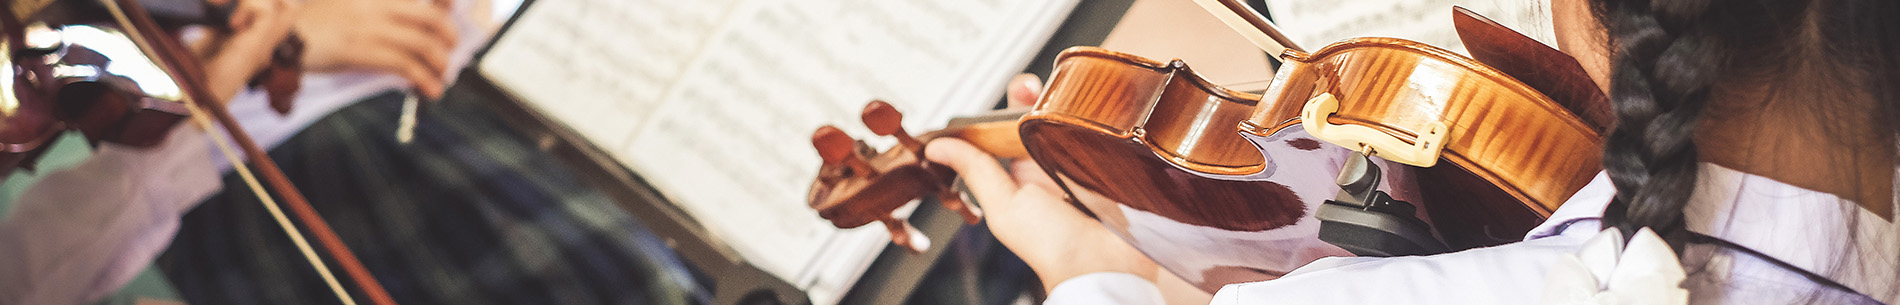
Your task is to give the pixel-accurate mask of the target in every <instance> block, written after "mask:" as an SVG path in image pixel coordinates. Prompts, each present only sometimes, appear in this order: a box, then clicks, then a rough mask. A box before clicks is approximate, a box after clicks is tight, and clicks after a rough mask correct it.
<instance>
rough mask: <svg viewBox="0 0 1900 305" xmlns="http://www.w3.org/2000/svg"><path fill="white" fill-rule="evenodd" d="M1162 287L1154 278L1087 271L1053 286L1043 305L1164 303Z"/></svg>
mask: <svg viewBox="0 0 1900 305" xmlns="http://www.w3.org/2000/svg"><path fill="white" fill-rule="evenodd" d="M1162 303H1163V300H1162V298H1161V289H1160V288H1157V287H1155V284H1154V282H1151V281H1148V279H1144V278H1141V277H1139V276H1135V275H1133V274H1127V273H1120V272H1096V273H1090V274H1083V275H1081V276H1077V277H1074V278H1070V279H1068V280H1064V281H1062V283H1060V284H1056V287H1055V288H1051V289H1049V299H1047V300H1043V302H1042V304H1043V305H1068V304H1078V305H1080V304H1086V305H1098V304H1162Z"/></svg>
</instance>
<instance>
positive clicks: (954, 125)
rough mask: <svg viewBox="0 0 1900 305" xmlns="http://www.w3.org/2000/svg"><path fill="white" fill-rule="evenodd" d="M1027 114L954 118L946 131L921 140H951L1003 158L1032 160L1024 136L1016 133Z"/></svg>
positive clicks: (1001, 112) (1013, 112)
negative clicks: (946, 138) (963, 142)
mask: <svg viewBox="0 0 1900 305" xmlns="http://www.w3.org/2000/svg"><path fill="white" fill-rule="evenodd" d="M1025 113H1029V109H1012V110H997V111H992V112H989V113H985V114H979V115H975V116H968V117H961V118H956V119H951V120H950V123H949V124H947V125H945V126H944V128H943V129H940V130H937V131H932V132H930V133H926V134H924V135H923V136H920V137H919V138H920V139H918V140H921V141H924V142H925V143H928V142H930V140H932V139H936V138H941V137H952V138H957V139H960V140H964V141H967V142H970V144H972V145H976V148H977V149H982V150H983V151H984V152H989V153H990V154H991V155H996V156H997V157H1000V158H1025V157H1029V152H1028V151H1025V150H1023V138H1022V134H1021V133H1020V132H1018V131H1017V130H1016V126H1017V123H1018V122H1021V121H1022V117H1023V114H1025Z"/></svg>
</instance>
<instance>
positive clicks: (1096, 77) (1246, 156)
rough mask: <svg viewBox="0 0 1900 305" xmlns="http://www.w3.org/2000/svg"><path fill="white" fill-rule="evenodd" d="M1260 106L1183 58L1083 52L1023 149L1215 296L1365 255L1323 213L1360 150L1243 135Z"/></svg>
mask: <svg viewBox="0 0 1900 305" xmlns="http://www.w3.org/2000/svg"><path fill="white" fill-rule="evenodd" d="M1259 103H1260V96H1259V95H1256V94H1250V93H1244V92H1236V91H1231V90H1227V89H1224V88H1221V87H1218V86H1215V85H1213V84H1210V83H1208V82H1207V81H1206V80H1203V79H1201V78H1200V77H1199V76H1197V75H1195V74H1194V73H1193V72H1192V71H1191V70H1190V69H1189V68H1188V67H1187V66H1186V65H1185V64H1184V63H1182V62H1181V61H1179V60H1175V61H1170V62H1166V63H1163V62H1158V61H1153V60H1148V59H1145V58H1140V57H1136V56H1134V55H1128V54H1123V53H1117V52H1113V51H1108V50H1102V49H1097V48H1091V47H1074V48H1070V49H1069V50H1067V51H1064V52H1063V53H1062V54H1061V55H1060V56H1058V57H1057V59H1056V68H1055V72H1054V73H1053V74H1052V75H1051V78H1050V80H1049V84H1048V87H1047V88H1046V89H1045V91H1044V92H1043V95H1042V97H1041V99H1040V100H1039V101H1038V102H1037V104H1036V107H1035V108H1033V109H1032V110H1031V111H1030V113H1029V114H1027V115H1025V116H1024V117H1023V122H1022V123H1021V125H1022V127H1021V132H1022V140H1023V145H1024V146H1025V147H1027V149H1028V151H1029V155H1030V157H1031V158H1033V159H1035V160H1036V161H1037V163H1038V164H1040V165H1041V166H1042V168H1043V170H1044V171H1045V172H1047V173H1049V175H1050V176H1051V178H1052V179H1054V180H1055V181H1056V183H1057V184H1058V185H1060V186H1062V188H1063V190H1064V191H1065V192H1067V193H1068V195H1069V198H1070V199H1072V201H1071V203H1072V204H1076V205H1077V206H1078V208H1080V209H1082V210H1083V211H1084V212H1085V213H1088V214H1090V215H1092V216H1094V217H1095V218H1096V219H1097V220H1100V221H1101V222H1102V223H1103V224H1105V225H1106V226H1107V227H1108V228H1109V229H1110V230H1111V231H1114V232H1115V233H1116V234H1118V235H1120V236H1121V237H1122V238H1123V239H1124V240H1126V241H1128V242H1129V243H1130V244H1131V245H1134V246H1135V248H1136V249H1138V250H1141V251H1142V252H1143V253H1145V254H1147V255H1148V256H1149V257H1150V258H1153V259H1154V261H1155V263H1157V264H1161V265H1162V266H1163V267H1165V268H1167V269H1168V270H1170V271H1172V272H1174V273H1175V274H1176V275H1178V276H1180V277H1181V278H1182V279H1185V280H1187V281H1188V282H1189V283H1191V284H1195V285H1196V286H1198V287H1200V288H1202V289H1205V290H1208V291H1210V292H1211V291H1214V290H1216V289H1218V288H1219V287H1220V286H1221V285H1223V284H1227V283H1236V282H1246V281H1260V280H1267V279H1273V278H1276V277H1278V276H1280V275H1282V274H1284V273H1285V272H1287V271H1290V270H1292V268H1295V267H1298V266H1299V265H1302V264H1304V263H1306V262H1308V261H1311V260H1313V259H1318V258H1320V257H1326V256H1350V255H1351V254H1350V253H1348V252H1346V251H1344V250H1343V249H1340V248H1338V247H1333V246H1331V245H1329V244H1326V243H1325V242H1324V241H1321V240H1319V239H1318V221H1317V220H1315V219H1314V217H1313V213H1312V211H1313V207H1316V206H1318V205H1319V204H1321V203H1322V202H1323V201H1324V200H1327V199H1331V198H1332V197H1333V195H1334V194H1335V193H1337V192H1338V191H1339V187H1338V186H1337V185H1334V184H1333V182H1332V181H1333V180H1332V179H1331V177H1332V176H1335V175H1337V174H1338V172H1339V169H1340V167H1341V166H1342V165H1343V164H1344V163H1345V161H1346V160H1347V159H1346V158H1347V157H1349V155H1350V154H1351V151H1349V150H1346V149H1343V148H1340V147H1338V146H1335V145H1332V144H1328V143H1326V142H1324V141H1320V140H1317V139H1314V138H1312V137H1310V136H1304V135H1294V134H1283V135H1278V137H1276V138H1273V139H1271V140H1269V141H1263V142H1259V143H1256V142H1250V141H1249V139H1247V138H1244V137H1242V136H1241V135H1240V134H1239V133H1237V132H1235V129H1234V128H1235V127H1234V126H1235V124H1236V123H1238V122H1240V121H1241V120H1244V119H1246V118H1247V117H1248V116H1249V115H1252V114H1253V113H1254V111H1255V109H1256V108H1257V107H1258V106H1259V105H1258V104H1259ZM1256 145H1259V146H1256ZM1384 167H1385V170H1386V171H1387V172H1388V173H1393V174H1392V175H1391V176H1394V178H1393V179H1387V180H1386V181H1385V182H1386V185H1385V186H1386V187H1385V189H1388V190H1392V191H1393V194H1394V196H1395V197H1401V198H1402V199H1403V200H1413V199H1416V198H1414V196H1413V195H1412V194H1413V193H1411V192H1410V191H1411V190H1412V187H1411V186H1410V185H1409V184H1408V183H1409V182H1407V179H1405V178H1404V176H1405V173H1406V171H1405V170H1406V169H1405V168H1403V167H1396V166H1390V165H1385V166H1384Z"/></svg>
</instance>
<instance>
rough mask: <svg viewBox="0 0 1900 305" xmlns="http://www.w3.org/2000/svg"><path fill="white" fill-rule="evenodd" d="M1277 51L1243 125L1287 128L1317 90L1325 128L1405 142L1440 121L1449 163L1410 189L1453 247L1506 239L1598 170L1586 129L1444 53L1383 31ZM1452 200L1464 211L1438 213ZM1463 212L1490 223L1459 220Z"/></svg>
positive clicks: (1596, 144)
mask: <svg viewBox="0 0 1900 305" xmlns="http://www.w3.org/2000/svg"><path fill="white" fill-rule="evenodd" d="M1281 58H1282V59H1284V62H1285V63H1286V64H1285V65H1284V66H1282V68H1281V70H1280V74H1279V75H1278V76H1276V77H1275V79H1276V80H1275V84H1274V85H1273V86H1272V87H1271V89H1269V90H1268V91H1267V92H1266V93H1265V94H1264V95H1265V97H1266V98H1267V100H1271V101H1274V102H1272V105H1271V106H1270V107H1265V108H1261V109H1260V110H1259V111H1258V112H1256V113H1255V114H1254V115H1253V116H1252V117H1249V118H1248V119H1247V120H1246V121H1244V122H1242V125H1241V129H1242V130H1243V131H1244V132H1247V133H1250V134H1252V135H1254V136H1262V137H1264V136H1267V135H1271V134H1274V133H1276V132H1279V131H1281V130H1283V129H1286V128H1288V127H1291V126H1297V125H1299V124H1300V123H1301V122H1300V120H1299V112H1300V110H1301V106H1303V105H1304V102H1305V101H1306V100H1308V99H1310V98H1313V97H1315V96H1318V95H1320V94H1324V93H1330V94H1332V95H1333V96H1335V97H1337V98H1338V99H1339V101H1340V109H1339V112H1338V113H1337V114H1335V115H1333V116H1332V117H1330V118H1329V119H1328V121H1329V123H1332V124H1352V125H1360V126H1367V127H1372V128H1373V129H1377V130H1380V131H1382V132H1385V133H1387V134H1390V135H1391V136H1393V137H1396V138H1399V139H1406V140H1410V139H1416V137H1417V135H1418V134H1420V133H1421V132H1423V131H1424V129H1425V128H1426V126H1428V125H1429V124H1430V123H1432V122H1443V123H1446V124H1447V125H1449V126H1450V127H1451V129H1450V130H1449V131H1448V135H1447V136H1446V138H1445V139H1446V143H1444V144H1443V147H1444V150H1443V154H1442V155H1441V157H1442V159H1443V160H1445V161H1449V162H1450V163H1451V166H1452V167H1456V168H1455V169H1453V168H1447V167H1446V166H1442V165H1441V166H1435V167H1432V168H1430V169H1428V170H1425V171H1423V172H1425V173H1421V176H1428V177H1433V178H1434V179H1421V186H1420V187H1421V188H1422V189H1424V190H1427V193H1426V198H1425V199H1426V200H1428V201H1429V202H1430V204H1431V207H1432V208H1433V209H1435V210H1434V212H1433V214H1432V216H1433V217H1434V218H1439V222H1438V223H1439V224H1440V226H1439V229H1440V231H1441V233H1443V234H1444V235H1446V236H1445V237H1446V239H1447V242H1448V243H1451V244H1453V246H1464V247H1471V246H1481V245H1488V244H1496V243H1502V242H1506V241H1509V240H1511V239H1514V238H1516V237H1515V236H1519V235H1521V234H1522V233H1523V232H1525V231H1528V230H1529V229H1530V228H1531V227H1533V226H1535V225H1536V224H1537V223H1538V222H1539V221H1541V220H1542V218H1544V217H1548V216H1549V215H1550V213H1551V212H1552V211H1554V210H1556V209H1557V207H1558V206H1559V205H1561V204H1563V202H1564V200H1566V199H1568V198H1569V197H1570V195H1571V194H1574V193H1576V191H1577V190H1578V189H1581V188H1582V187H1583V185H1584V184H1586V183H1588V182H1589V181H1590V179H1591V178H1592V177H1593V176H1595V175H1596V173H1597V172H1598V171H1600V170H1601V165H1600V158H1601V145H1602V143H1601V140H1600V137H1599V135H1598V133H1597V130H1598V129H1597V127H1596V126H1593V125H1590V124H1586V123H1584V122H1583V121H1582V120H1581V119H1579V118H1578V117H1577V116H1576V115H1574V114H1571V113H1570V112H1569V110H1568V109H1566V108H1565V107H1563V106H1561V105H1559V104H1557V103H1556V102H1554V101H1552V100H1550V99H1549V98H1547V97H1545V96H1544V95H1543V94H1541V93H1539V92H1538V91H1536V90H1534V89H1532V88H1530V87H1529V86H1526V85H1524V84H1523V83H1521V82H1518V81H1517V80H1515V79H1513V78H1511V77H1509V76H1507V75H1505V74H1504V73H1502V72H1499V71H1497V70H1495V69H1492V68H1490V67H1488V66H1485V65H1482V64H1478V63H1476V62H1474V61H1472V60H1470V59H1467V58H1464V57H1461V56H1458V55H1456V54H1453V53H1451V52H1449V51H1445V50H1443V49H1439V48H1435V47H1431V46H1428V45H1424V44H1421V43H1417V42H1412V41H1407V40H1401V39H1394V38H1357V39H1350V40H1346V41H1342V42H1339V43H1335V44H1333V45H1330V46H1327V47H1326V48H1323V49H1320V50H1318V51H1315V52H1314V53H1312V54H1303V53H1299V52H1288V53H1287V54H1285V55H1283V56H1282V57H1281ZM1441 181H1442V182H1444V183H1442V184H1443V185H1431V184H1425V183H1428V182H1441ZM1486 186H1489V187H1486ZM1500 194H1501V195H1500ZM1506 198H1508V199H1509V200H1501V199H1506ZM1459 205H1468V206H1467V207H1474V209H1462V210H1464V211H1462V212H1459V213H1448V212H1453V211H1457V210H1461V209H1458V208H1453V209H1449V210H1448V209H1438V207H1441V206H1453V207H1456V206H1459ZM1473 213H1478V214H1473ZM1472 215H1479V216H1480V217H1484V218H1495V219H1484V220H1480V221H1489V222H1499V223H1496V224H1492V225H1484V226H1475V227H1472V226H1466V225H1465V223H1463V221H1465V220H1472V219H1470V218H1471V216H1472ZM1448 219H1457V220H1459V221H1445V220H1448Z"/></svg>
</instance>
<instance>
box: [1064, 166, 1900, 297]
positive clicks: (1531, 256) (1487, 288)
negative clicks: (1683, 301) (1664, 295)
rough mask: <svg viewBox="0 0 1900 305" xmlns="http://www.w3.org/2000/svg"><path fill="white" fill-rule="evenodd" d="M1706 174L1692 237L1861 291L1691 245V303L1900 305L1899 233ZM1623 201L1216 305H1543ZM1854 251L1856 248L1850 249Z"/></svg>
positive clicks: (1245, 291)
mask: <svg viewBox="0 0 1900 305" xmlns="http://www.w3.org/2000/svg"><path fill="white" fill-rule="evenodd" d="M1700 170H1701V173H1700V174H1701V175H1700V179H1699V183H1698V188H1697V190H1695V195H1694V196H1693V197H1692V198H1691V199H1690V203H1689V205H1688V206H1687V208H1686V209H1685V210H1684V215H1685V219H1687V220H1688V227H1689V229H1690V230H1691V231H1694V232H1697V233H1702V234H1705V235H1709V236H1713V237H1716V238H1720V239H1722V240H1725V241H1729V242H1732V243H1735V244H1738V245H1741V246H1743V247H1747V248H1749V249H1753V250H1755V251H1757V252H1761V253H1763V254H1764V255H1767V256H1769V257H1772V258H1774V259H1776V260H1779V261H1783V262H1787V263H1788V264H1790V265H1793V266H1795V267H1797V268H1801V269H1802V270H1807V271H1809V272H1812V273H1815V274H1817V275H1820V276H1822V277H1825V278H1828V279H1830V280H1832V281H1835V282H1838V283H1840V284H1842V285H1843V286H1846V287H1847V288H1849V289H1852V290H1854V291H1853V292H1847V291H1839V290H1834V289H1829V288H1826V287H1825V286H1822V285H1821V284H1818V283H1815V282H1814V281H1811V280H1808V279H1807V278H1805V277H1803V276H1802V275H1800V274H1799V273H1796V272H1793V271H1789V270H1787V269H1783V268H1781V267H1778V266H1776V265H1774V264H1772V263H1770V262H1768V261H1765V260H1762V259H1759V258H1756V257H1754V256H1751V255H1748V254H1744V253H1742V252H1740V251H1736V250H1733V249H1726V248H1721V247H1716V246H1709V245H1691V246H1690V247H1688V249H1686V250H1685V251H1684V253H1683V254H1682V255H1681V257H1682V261H1683V264H1684V265H1685V266H1686V267H1685V269H1687V270H1688V271H1689V274H1690V277H1689V280H1688V281H1686V282H1684V283H1683V287H1685V288H1690V290H1691V291H1693V292H1694V293H1693V294H1692V300H1691V303H1693V304H1788V303H1812V302H1818V303H1826V304H1877V303H1900V287H1896V283H1900V282H1897V281H1896V280H1900V277H1897V276H1896V271H1900V265H1897V263H1896V262H1895V260H1896V259H1900V226H1895V224H1894V223H1893V222H1891V221H1887V220H1885V219H1882V218H1880V217H1879V216H1875V215H1873V214H1872V213H1871V212H1868V211H1866V210H1865V209H1862V208H1860V207H1859V206H1858V205H1856V204H1855V203H1853V202H1851V201H1848V200H1844V199H1840V198H1838V197H1836V196H1833V195H1831V194H1827V193H1822V192H1816V191H1812V190H1807V189H1802V188H1799V187H1795V186H1791V185H1787V184H1784V183H1781V182H1779V181H1774V180H1773V179H1769V178H1766V177H1761V176H1755V175H1750V174H1747V173H1742V172H1738V171H1735V170H1732V169H1728V168H1724V167H1721V166H1717V165H1713V164H1706V163H1705V164H1702V166H1701V169H1700ZM1614 194H1615V189H1614V187H1613V186H1611V184H1610V181H1609V177H1608V176H1607V175H1604V174H1598V175H1597V178H1596V179H1595V180H1594V181H1591V183H1590V184H1589V185H1588V186H1585V187H1584V188H1583V189H1582V190H1579V191H1578V192H1577V194H1576V195H1575V196H1573V197H1571V198H1570V200H1569V201H1567V202H1565V203H1564V205H1563V206H1562V207H1561V208H1558V210H1557V211H1556V212H1555V213H1554V214H1553V215H1551V217H1550V219H1549V220H1548V221H1546V222H1544V223H1543V224H1541V225H1539V226H1538V227H1537V228H1535V229H1532V230H1531V231H1530V233H1528V234H1526V236H1525V240H1524V241H1522V242H1518V243H1512V244H1508V245H1502V246H1496V247H1488V248H1478V249H1471V250H1465V251H1460V252H1455V253H1448V254H1440V255H1432V256H1411V257H1393V258H1369V257H1332V258H1324V259H1320V260H1317V261H1314V262H1313V263H1311V264H1307V265H1306V266H1302V267H1300V268H1299V269H1296V270H1294V271H1293V272H1291V273H1289V274H1287V276H1285V277H1281V278H1279V279H1275V280H1269V281H1261V282H1253V283H1240V284H1232V285H1227V286H1226V287H1223V288H1221V290H1220V291H1219V292H1218V293H1216V294H1215V296H1214V301H1213V303H1214V304H1261V303H1273V304H1536V303H1538V302H1539V301H1540V300H1541V296H1540V295H1539V294H1540V293H1541V292H1542V290H1543V288H1544V287H1543V283H1544V279H1545V271H1546V270H1548V269H1549V268H1550V267H1551V266H1553V265H1554V264H1555V262H1556V260H1557V259H1558V258H1560V257H1563V256H1565V255H1569V254H1572V253H1575V252H1576V251H1578V250H1579V249H1580V248H1581V247H1582V245H1583V243H1584V242H1585V241H1587V240H1588V239H1590V238H1591V237H1592V236H1595V235H1596V234H1597V232H1598V229H1599V228H1600V227H1601V223H1600V222H1599V221H1600V218H1601V216H1602V212H1603V209H1604V207H1605V206H1606V205H1608V204H1609V201H1610V199H1611V198H1612V196H1614ZM1848 243H1852V244H1854V246H1853V247H1851V248H1844V247H1842V245H1845V244H1848ZM1843 249H1851V251H1845V250H1843ZM1131 279H1132V280H1131ZM1102 291H1115V292H1117V293H1115V294H1104V293H1101V292H1102ZM1159 293H1160V291H1159V290H1157V289H1155V288H1154V285H1153V284H1152V283H1149V282H1147V281H1145V280H1141V279H1140V278H1136V277H1134V276H1132V275H1121V276H1117V275H1111V274H1090V275H1084V276H1078V277H1076V278H1073V279H1070V280H1067V281H1064V282H1062V283H1060V284H1058V285H1057V286H1056V287H1055V288H1054V289H1052V290H1051V291H1050V292H1049V299H1048V300H1047V301H1046V302H1045V303H1044V304H1155V303H1157V302H1155V301H1154V300H1158V299H1159V298H1160V295H1159ZM1862 294H1864V295H1865V296H1863V295H1862Z"/></svg>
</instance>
